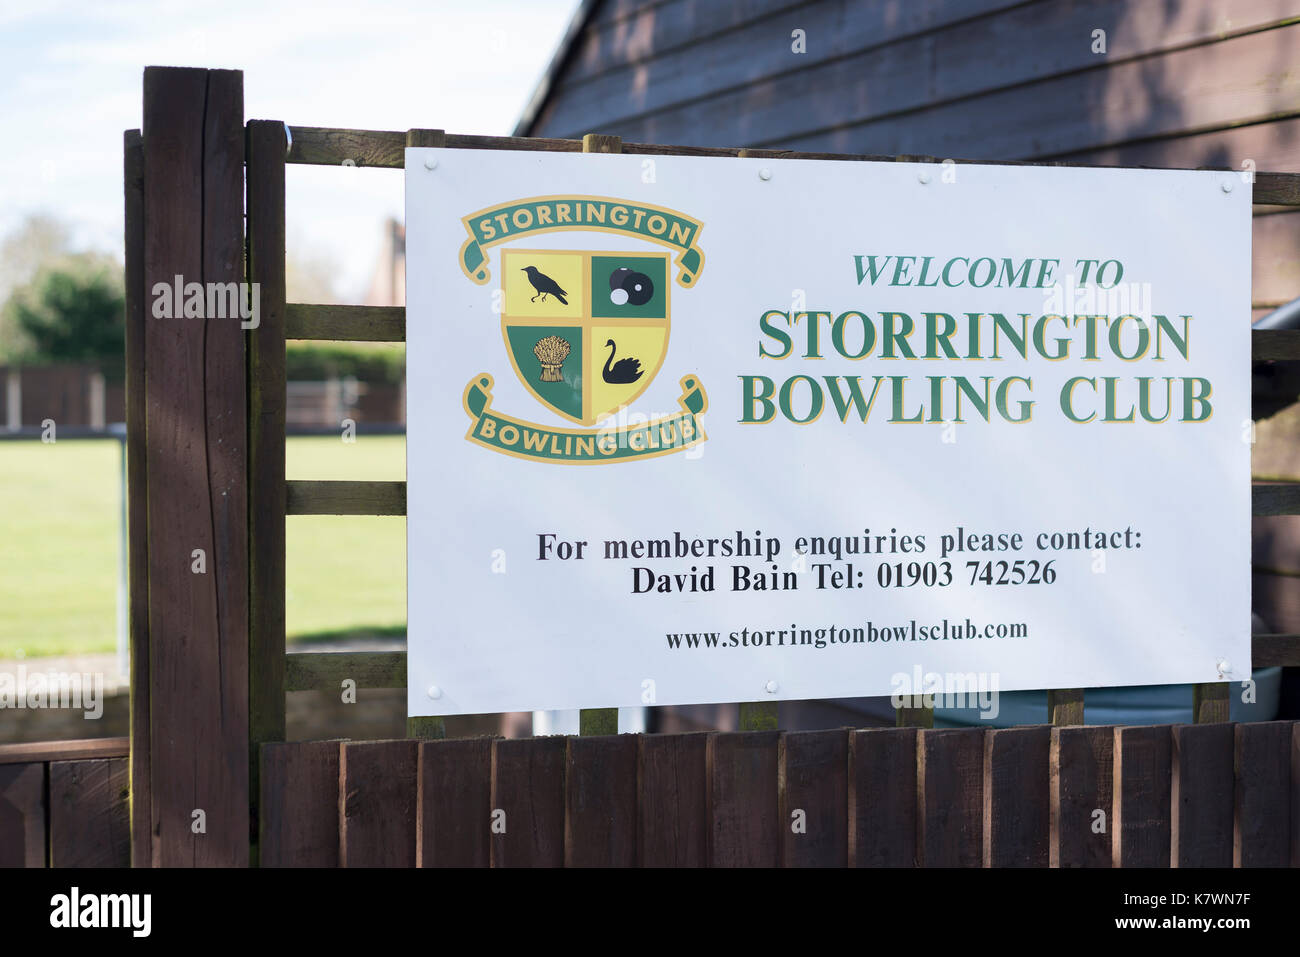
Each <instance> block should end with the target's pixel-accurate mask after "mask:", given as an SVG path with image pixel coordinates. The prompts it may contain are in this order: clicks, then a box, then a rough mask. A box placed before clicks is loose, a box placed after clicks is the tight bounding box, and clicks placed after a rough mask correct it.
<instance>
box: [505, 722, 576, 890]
mask: <svg viewBox="0 0 1300 957" xmlns="http://www.w3.org/2000/svg"><path fill="white" fill-rule="evenodd" d="M565 753H566V748H565V742H564V738H562V737H559V736H556V737H550V738H518V739H514V740H511V739H507V738H502V739H499V740H497V741H493V742H492V802H491V803H492V814H491V819H490V822H489V823H490V826H491V830H490V833H491V840H492V866H493V867H562V866H564V763H565Z"/></svg>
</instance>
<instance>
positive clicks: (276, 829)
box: [258, 741, 341, 867]
mask: <svg viewBox="0 0 1300 957" xmlns="http://www.w3.org/2000/svg"><path fill="white" fill-rule="evenodd" d="M340 744H341V742H338V741H294V742H291V743H287V744H286V743H282V742H272V743H268V744H264V745H262V747H261V749H260V751H261V757H262V761H261V768H260V771H259V776H258V780H259V786H260V790H261V800H260V802H259V811H260V821H259V833H260V836H261V841H260V844H259V849H260V858H259V862H260V866H262V867H338V865H339V760H340Z"/></svg>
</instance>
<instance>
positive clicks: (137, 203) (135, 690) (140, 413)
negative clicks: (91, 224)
mask: <svg viewBox="0 0 1300 957" xmlns="http://www.w3.org/2000/svg"><path fill="white" fill-rule="evenodd" d="M122 147H123V154H124V155H123V164H122V165H123V186H124V190H125V194H126V195H125V199H126V211H125V212H126V217H125V222H126V235H125V240H126V286H125V298H126V486H127V512H126V515H127V517H126V525H127V638H128V641H129V643H130V647H131V757H130V777H131V809H130V814H131V864H132V866H133V867H148V866H149V861H150V854H151V851H152V844H151V841H150V839H149V834H150V831H151V825H150V821H151V819H152V815H151V812H150V805H149V538H148V535H149V528H148V515H147V512H146V508H147V503H148V490H147V488H146V483H145V436H144V408H145V402H144V398H145V396H144V334H145V311H144V298H145V297H144V143H143V141H142V140H141V138H140V131H139V130H127V131H126V133H125V134H124V135H123V139H122ZM11 375H12V373H11Z"/></svg>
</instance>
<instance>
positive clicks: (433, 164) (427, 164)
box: [424, 156, 438, 169]
mask: <svg viewBox="0 0 1300 957" xmlns="http://www.w3.org/2000/svg"><path fill="white" fill-rule="evenodd" d="M424 168H425V169H437V168H438V158H437V157H436V156H426V157H425V159H424Z"/></svg>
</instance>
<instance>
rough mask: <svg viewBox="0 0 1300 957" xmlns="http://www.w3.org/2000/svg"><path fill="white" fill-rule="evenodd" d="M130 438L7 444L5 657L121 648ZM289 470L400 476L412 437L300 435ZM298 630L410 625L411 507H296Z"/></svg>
mask: <svg viewBox="0 0 1300 957" xmlns="http://www.w3.org/2000/svg"><path fill="white" fill-rule="evenodd" d="M119 454H120V453H119V445H118V443H117V441H115V440H112V439H108V440H76V441H74V440H66V439H65V440H63V441H60V442H55V443H53V444H48V445H47V444H42V443H40V442H27V441H24V442H3V443H0V503H3V509H4V512H3V514H4V519H3V521H2V522H0V658H12V657H15V656H19V655H21V656H25V657H41V656H46V655H71V654H91V653H98V652H111V651H113V650H114V649H115V648H116V642H117V580H118V549H119V542H118V521H119V501H118V496H119V492H120V485H119V483H120V481H121V479H120V469H121V463H120V459H119ZM286 474H287V475H288V477H289V478H317V479H401V478H404V477H405V440H404V439H403V438H402V437H401V436H362V437H360V438H358V439H357V441H356V442H355V443H353V444H345V443H343V442H342V441H340V440H339V439H336V438H328V437H326V438H291V439H289V442H288V453H287V461H286ZM285 551H286V559H287V568H286V589H285V600H286V603H285V618H286V631H287V632H288V635H289V640H290V641H293V640H295V639H299V638H304V637H308V636H325V635H328V636H331V637H343V636H346V635H349V634H355V633H375V634H381V635H386V636H392V635H395V634H401V631H402V628H403V627H404V625H405V623H406V523H405V519H403V518H401V517H366V516H337V517H334V516H293V517H290V518H289V519H288V526H287V533H286V547H285Z"/></svg>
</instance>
